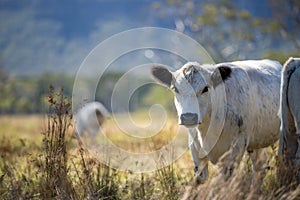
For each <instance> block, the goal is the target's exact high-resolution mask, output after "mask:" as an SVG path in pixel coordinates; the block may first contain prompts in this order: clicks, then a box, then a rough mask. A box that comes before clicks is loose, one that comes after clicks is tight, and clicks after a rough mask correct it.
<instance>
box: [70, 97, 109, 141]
mask: <svg viewBox="0 0 300 200" xmlns="http://www.w3.org/2000/svg"><path fill="white" fill-rule="evenodd" d="M108 116H109V112H108V111H107V110H106V108H105V107H104V106H103V105H102V104H101V103H99V102H90V103H87V104H85V105H84V106H83V107H82V108H81V109H80V110H79V111H78V112H77V113H76V115H75V127H76V131H77V133H78V134H79V135H80V136H81V137H83V136H85V137H91V138H94V137H96V135H97V133H98V131H99V130H100V127H101V125H102V124H103V122H104V120H105V119H106V118H107V117H108Z"/></svg>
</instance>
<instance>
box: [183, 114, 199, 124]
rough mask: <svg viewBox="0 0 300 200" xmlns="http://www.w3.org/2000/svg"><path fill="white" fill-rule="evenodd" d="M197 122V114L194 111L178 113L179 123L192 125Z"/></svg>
mask: <svg viewBox="0 0 300 200" xmlns="http://www.w3.org/2000/svg"><path fill="white" fill-rule="evenodd" d="M197 124H198V115H197V114H196V113H184V114H181V115H180V125H185V126H192V125H197Z"/></svg>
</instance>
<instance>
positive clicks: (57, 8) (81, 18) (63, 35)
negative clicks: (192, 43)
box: [0, 0, 164, 75]
mask: <svg viewBox="0 0 300 200" xmlns="http://www.w3.org/2000/svg"><path fill="white" fill-rule="evenodd" d="M152 3H153V1H148V0H143V1H140V0H128V1H122V0H94V1H92V0H64V1H60V0H51V1H46V0H40V1H39V0H26V1H20V0H0V18H1V21H0V27H1V29H0V67H1V68H3V69H4V70H5V71H7V72H9V73H10V74H15V75H35V74H39V73H41V72H45V71H50V72H67V73H76V70H77V69H78V67H79V65H80V63H81V62H82V61H83V60H84V58H85V56H86V55H87V54H88V53H89V52H90V51H91V50H92V49H93V48H94V47H95V46H96V45H97V44H99V43H100V42H101V41H103V40H104V39H106V38H108V37H110V36H112V35H113V34H116V33H119V32H121V31H125V30H128V29H131V28H137V27H144V26H164V25H163V23H161V22H160V20H159V19H158V18H155V17H153V16H154V14H153V13H151V12H152V10H151V5H152Z"/></svg>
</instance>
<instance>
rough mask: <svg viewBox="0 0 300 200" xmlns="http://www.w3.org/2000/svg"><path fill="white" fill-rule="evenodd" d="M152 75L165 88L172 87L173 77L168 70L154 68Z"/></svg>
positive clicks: (159, 67) (158, 67)
mask: <svg viewBox="0 0 300 200" xmlns="http://www.w3.org/2000/svg"><path fill="white" fill-rule="evenodd" d="M151 74H152V75H153V76H154V78H155V79H156V80H157V81H158V82H160V83H161V84H163V85H164V86H167V87H170V86H171V82H172V80H173V75H172V73H171V72H170V71H169V70H168V69H166V68H164V67H161V66H153V67H152V68H151Z"/></svg>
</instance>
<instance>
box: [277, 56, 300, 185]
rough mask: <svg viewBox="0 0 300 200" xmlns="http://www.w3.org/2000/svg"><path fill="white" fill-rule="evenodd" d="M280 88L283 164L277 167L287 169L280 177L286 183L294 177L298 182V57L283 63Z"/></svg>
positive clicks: (299, 141)
mask: <svg viewBox="0 0 300 200" xmlns="http://www.w3.org/2000/svg"><path fill="white" fill-rule="evenodd" d="M280 89H281V90H280V110H279V115H280V118H281V127H280V142H279V158H280V159H283V161H284V165H283V166H279V167H286V169H282V170H283V171H285V170H287V171H286V172H285V173H286V174H281V176H280V177H281V178H283V179H282V181H284V180H285V179H286V183H291V181H292V180H293V179H294V178H297V179H298V180H297V181H298V183H300V58H290V59H289V60H288V61H287V62H286V63H285V64H284V66H283V70H282V77H281V88H280ZM283 171H282V172H283ZM295 175H296V176H298V177H296V176H295ZM282 181H281V182H282ZM282 184H284V183H283V182H282Z"/></svg>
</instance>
